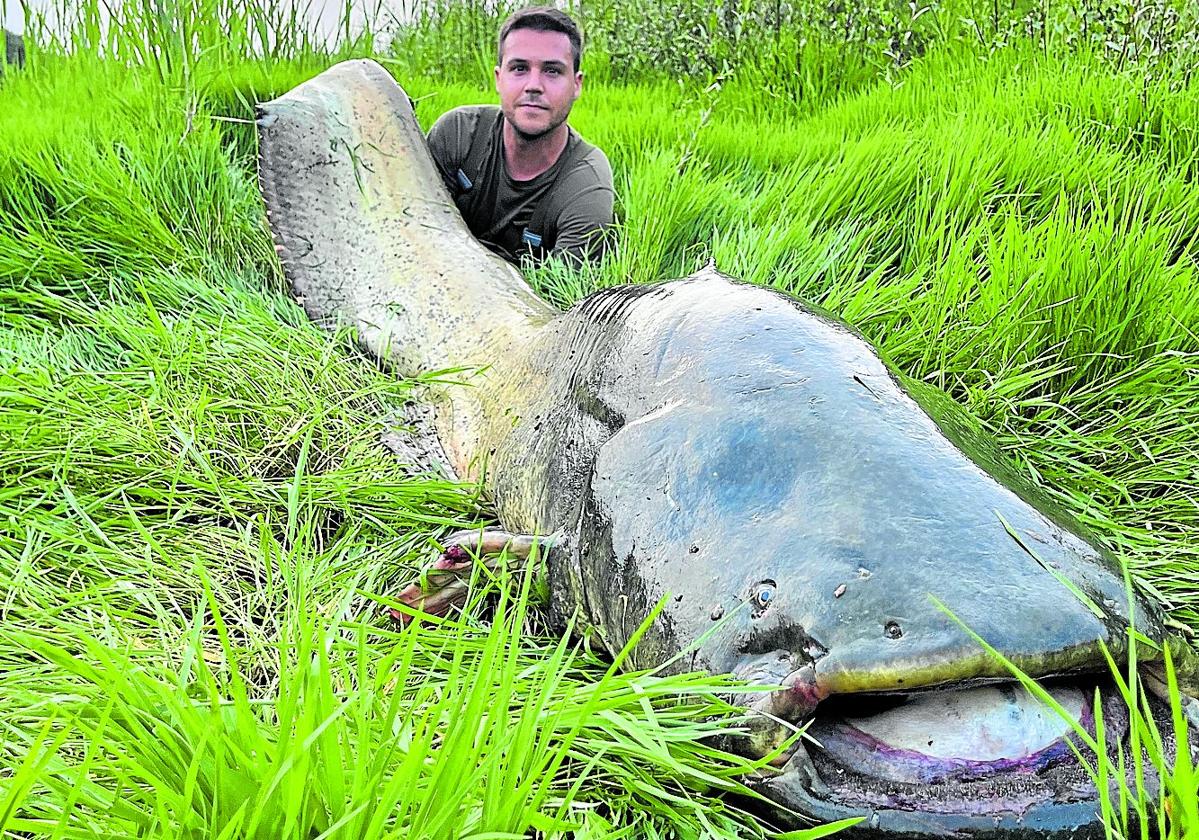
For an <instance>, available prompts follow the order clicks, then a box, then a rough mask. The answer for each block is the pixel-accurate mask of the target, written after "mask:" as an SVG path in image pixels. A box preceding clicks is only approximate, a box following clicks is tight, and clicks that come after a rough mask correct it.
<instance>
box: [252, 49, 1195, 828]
mask: <svg viewBox="0 0 1199 840" xmlns="http://www.w3.org/2000/svg"><path fill="white" fill-rule="evenodd" d="M259 138H260V186H261V189H262V193H263V196H264V198H265V201H266V206H267V210H268V213H269V218H270V225H271V229H272V231H273V233H274V236H275V240H276V245H277V248H278V250H279V253H280V257H281V260H282V264H283V267H284V270H285V273H286V276H287V278H288V279H289V281H290V283H291V285H292V287H293V289H294V291H295V293H296V295H297V296H298V298H299V300H300V301H301V302H302V304H303V306H304V308H305V310H306V311H307V312H308V314H309V316H311V318H312V319H314V320H315V321H317V322H319V323H321V324H327V325H334V324H337V323H343V324H350V325H352V326H353V327H354V328H356V331H357V337H358V339H359V340H360V341H361V343H362V344H363V345H364V346H365V347H366V348H368V349H369V350H370V351H371V352H373V353H374V354H376V355H377V356H378V357H379V358H380V359H382V360H384V361H385V362H386V363H388V364H389V365H391V366H393V367H394V369H396V370H397V371H400V372H402V373H405V374H412V373H417V372H421V371H430V370H444V369H467V370H475V371H479V374H478V375H477V376H475V377H474V378H473V379H472V381H471V384H470V385H469V386H466V387H449V388H445V389H443V390H442V391H441V392H440V394H439V402H437V404H436V407H435V415H436V428H437V435H438V437H439V439H440V441H441V443H442V444H443V446H444V449H445V451H446V453H447V454H448V457H449V459H450V461H451V462H452V465H453V467H454V469H455V470H456V471H457V474H458V475H459V477H461V478H463V479H467V480H472V479H473V480H481V481H483V483H484V487H485V489H486V492H487V493H488V495H489V497H490V499H491V501H492V502H493V503H494V506H495V510H496V513H497V515H498V518H499V521H500V523H501V524H502V526H503V528H504V531H503V532H502V533H485V534H484V535H483V536H482V538H481V539H479V540H478V541H477V544H476V545H475V546H474V548H476V549H482V550H483V551H485V552H487V551H492V552H494V551H498V550H499V549H500V548H502V547H504V546H505V545H506V546H508V548H509V549H510V550H512V551H516V552H518V553H519V552H520V551H521V550H522V549H527V547H528V546H529V545H530V543H531V542H532V538H533V537H535V536H542V537H545V538H546V540H547V543H548V544H549V545H551V548H550V549H549V553H548V561H547V566H548V575H549V580H550V591H551V603H550V610H551V612H552V613H553V614H554V615H555V616H556V617H558V618H559V619H561V620H563V621H565V619H567V618H569V617H571V616H574V615H580V616H581V617H582V620H583V621H584V622H585V623H586V624H587V625H589V626H590V628H591V630H592V632H594V633H595V634H596V635H597V636H598V637H599V638H600V639H601V640H602V641H603V643H604V644H605V645H606V646H607V647H608V649H610V650H612V651H617V650H619V649H620V648H621V647H622V646H623V645H624V644H625V643H626V642H627V641H628V639H629V637H630V635H631V634H632V633H633V631H634V630H635V629H636V628H637V627H638V626H639V625H641V624H642V622H643V620H644V619H645V618H646V616H647V615H648V614H649V611H650V610H652V609H653V608H654V607H655V605H657V604H659V602H662V601H663V599H665V606H664V608H663V610H662V612H661V614H660V616H659V617H658V619H657V620H656V621H655V622H654V624H653V625H652V627H651V629H650V631H649V632H648V633H647V635H646V636H645V638H644V639H643V640H642V641H641V642H640V643H639V644H638V645H637V647H636V650H635V652H634V655H633V657H632V660H631V661H632V663H633V664H634V665H636V666H639V667H650V666H656V665H660V664H662V663H664V662H668V661H671V660H672V659H675V658H678V654H679V652H680V651H687V652H688V654H687V655H686V656H683V657H681V658H679V664H678V665H677V666H676V667H687V668H697V669H707V670H709V671H711V672H714V673H730V674H733V675H736V676H738V677H741V678H743V679H744V680H746V681H748V682H750V683H761V684H763V685H771V686H777V687H779V688H777V689H776V690H773V691H769V692H764V693H760V694H752V693H747V694H746V695H745V697H744V700H745V703H746V704H747V705H749V706H750V708H751V709H752V710H754V711H759V712H762V713H763V714H762V715H761V719H762V720H763V721H771V720H774V719H779V720H782V721H788V722H791V723H802V722H805V721H809V720H810V721H811V725H810V728H809V730H808V731H809V733H810V734H812V735H814V736H815V740H816V741H818V742H819V746H817V745H816V744H814V743H812V742H809V741H805V742H803V743H802V744H801V745H799V746H798V747H797V748H796V749H795V750H794V752H793V753H792V754H791V755H790V756H789V758H788V759H787V760H786V763H785V764H784V765H783V766H782V767H781V768H780V770H779V771H778V772H777V773H774V774H769V775H767V776H766V777H765V778H763V779H761V780H759V781H758V782H756V784H758V785H759V787H760V789H761V790H762V791H763V792H764V793H765V794H766V796H767V797H769V798H770V799H772V800H773V801H775V802H777V803H779V804H780V805H781V806H783V807H784V808H787V809H793V810H794V811H798V812H800V813H802V814H805V815H807V816H809V817H814V818H818V819H826V820H827V819H835V818H840V817H847V816H852V815H859V814H863V815H867V816H868V820H867V821H866V822H865V823H863V826H864V827H865V828H866V829H867V830H868V831H873V832H880V833H890V834H892V835H895V836H909V835H913V836H919V835H925V834H944V833H946V832H964V833H966V834H968V835H970V836H976V837H977V836H990V835H997V836H1006V835H1009V834H1023V835H1029V836H1063V837H1064V836H1085V835H1088V834H1097V833H1101V830H1100V828H1099V827H1098V826H1097V825H1096V820H1097V817H1096V810H1097V806H1096V799H1097V794H1096V790H1095V788H1094V786H1093V785H1092V784H1091V782H1090V780H1089V779H1088V777H1087V774H1086V773H1085V772H1084V770H1083V769H1082V768H1081V767H1080V766H1079V763H1078V761H1077V759H1076V758H1075V757H1074V755H1073V753H1072V751H1071V745H1070V743H1068V741H1069V740H1070V738H1071V737H1073V736H1071V735H1070V732H1069V727H1068V726H1067V724H1066V723H1065V722H1063V721H1062V720H1061V719H1060V718H1059V717H1058V716H1056V715H1054V714H1052V713H1049V712H1048V711H1047V709H1046V708H1045V707H1044V706H1042V705H1041V704H1040V702H1039V701H1037V700H1035V699H1033V698H1032V697H1031V695H1029V694H1028V693H1026V692H1025V691H1024V690H1023V689H1022V688H1020V687H1019V686H1018V684H1017V683H1015V682H1013V681H1012V679H1011V678H1010V675H1009V672H1008V670H1006V668H1005V667H1004V665H1003V664H1002V663H1000V662H999V661H997V659H996V658H995V657H993V656H991V655H988V653H987V652H986V651H985V650H984V649H983V648H982V647H980V645H979V644H978V642H977V641H976V640H975V639H974V638H973V637H972V636H971V635H970V634H968V633H967V632H966V631H965V630H963V629H962V626H961V625H965V626H967V627H969V628H971V629H972V630H973V631H974V632H975V633H977V634H978V635H979V636H981V637H982V638H983V639H985V640H986V641H987V642H988V643H989V644H990V645H992V646H993V647H994V648H995V649H996V650H998V651H999V652H1000V653H1002V654H1003V655H1004V656H1006V657H1007V658H1008V659H1009V660H1010V661H1011V662H1012V663H1014V664H1015V665H1016V666H1019V667H1020V668H1021V669H1023V670H1024V671H1025V672H1027V673H1029V674H1031V675H1033V676H1035V677H1037V678H1039V679H1043V680H1045V681H1046V683H1045V684H1046V685H1047V686H1048V687H1049V689H1050V691H1051V692H1052V693H1053V695H1054V696H1055V698H1056V699H1057V701H1058V702H1059V703H1060V704H1061V705H1062V706H1064V707H1065V709H1066V710H1067V711H1069V712H1070V713H1071V714H1073V715H1074V716H1075V717H1076V719H1077V720H1078V721H1079V722H1080V723H1081V724H1082V725H1083V726H1092V725H1093V722H1092V720H1091V717H1092V711H1091V710H1092V702H1091V701H1092V697H1093V696H1094V691H1095V689H1096V687H1100V688H1101V689H1102V690H1103V692H1104V700H1103V702H1102V708H1103V709H1104V710H1105V711H1106V716H1105V722H1106V726H1105V730H1106V732H1107V735H1108V738H1109V741H1110V742H1111V743H1112V744H1113V747H1112V749H1113V750H1114V749H1116V746H1115V745H1117V744H1118V743H1119V742H1120V741H1121V739H1122V738H1124V737H1125V733H1126V730H1127V728H1128V725H1127V715H1126V714H1125V713H1124V712H1123V711H1122V707H1121V704H1120V703H1119V702H1118V701H1117V699H1116V698H1115V697H1114V696H1113V692H1111V690H1110V689H1108V688H1107V687H1106V685H1107V683H1106V682H1105V681H1104V680H1103V679H1102V677H1101V676H1100V674H1101V672H1104V671H1105V665H1104V660H1103V657H1102V654H1101V650H1100V643H1103V644H1105V645H1107V646H1108V648H1109V649H1111V650H1112V651H1113V652H1114V653H1115V654H1116V655H1117V656H1120V655H1121V654H1122V652H1123V651H1124V650H1125V648H1126V639H1127V633H1126V628H1128V627H1129V626H1130V625H1134V626H1135V627H1136V628H1137V630H1138V631H1139V632H1140V633H1142V634H1144V635H1145V636H1147V637H1149V638H1150V639H1152V640H1155V641H1156V642H1158V643H1159V644H1161V643H1164V644H1168V645H1170V646H1171V647H1172V650H1173V651H1174V658H1175V659H1176V660H1178V662H1179V663H1180V668H1181V670H1182V672H1183V673H1184V676H1185V677H1186V679H1187V680H1189V681H1190V682H1189V683H1188V685H1190V686H1191V687H1192V688H1193V686H1194V681H1195V674H1196V670H1197V669H1196V664H1195V659H1196V657H1195V654H1194V651H1193V650H1192V649H1191V648H1190V647H1189V646H1188V645H1187V644H1186V643H1185V642H1184V641H1182V640H1181V639H1178V638H1174V637H1172V636H1170V635H1169V634H1167V633H1166V631H1165V630H1164V628H1163V622H1162V617H1161V613H1160V610H1159V608H1158V607H1157V606H1155V605H1154V604H1152V603H1150V602H1148V601H1146V600H1144V599H1142V598H1141V597H1139V596H1137V597H1131V598H1130V597H1129V596H1128V594H1127V590H1126V586H1125V583H1124V578H1123V575H1122V572H1121V569H1120V567H1119V566H1118V564H1117V563H1116V562H1115V561H1114V560H1113V559H1112V558H1111V557H1110V556H1109V555H1108V554H1106V553H1105V552H1104V551H1103V550H1101V549H1100V548H1099V547H1098V546H1097V545H1096V543H1095V542H1094V541H1093V540H1092V539H1090V538H1088V537H1087V535H1086V534H1085V533H1084V531H1083V529H1082V528H1081V527H1080V526H1079V525H1078V524H1077V523H1075V522H1073V521H1071V520H1070V519H1069V518H1068V517H1067V516H1065V515H1063V514H1062V513H1060V512H1058V511H1056V510H1055V509H1054V508H1053V507H1052V506H1051V505H1049V504H1048V503H1047V502H1046V501H1045V500H1044V499H1043V498H1041V497H1040V495H1039V494H1038V492H1037V491H1036V490H1035V489H1034V488H1031V487H1029V486H1026V484H1025V482H1024V481H1022V480H1021V479H1020V478H1019V477H1018V476H1017V475H1016V474H1015V473H1014V471H1013V470H1011V469H1010V468H1009V467H1008V466H1006V465H1005V463H1004V461H1003V459H1002V458H1001V457H998V456H996V455H994V454H992V450H991V449H990V448H989V447H988V445H987V443H986V441H984V440H982V439H981V436H980V435H979V434H978V432H977V431H975V429H976V428H977V426H976V424H973V423H972V422H970V421H969V419H967V418H966V417H965V415H964V414H963V413H962V412H961V411H959V410H958V409H956V408H955V407H954V405H953V404H952V402H951V401H949V400H948V399H947V398H945V397H944V396H942V395H939V394H938V393H937V392H934V391H932V390H930V389H928V388H927V387H924V386H921V385H919V384H918V383H914V382H913V381H911V380H909V379H907V378H906V377H904V376H902V375H900V374H899V373H897V372H895V371H894V370H892V369H890V368H888V366H887V365H886V364H885V362H884V361H883V360H882V359H881V358H880V356H879V354H878V352H877V351H876V350H875V349H874V348H873V347H871V346H870V344H868V343H867V342H866V341H865V340H863V339H862V338H861V337H860V336H859V335H858V334H856V333H855V332H854V331H853V330H852V329H850V328H849V327H848V326H846V325H845V324H844V323H842V322H841V321H839V320H837V319H836V318H834V317H832V316H830V315H829V314H827V313H825V312H822V311H820V310H819V309H817V308H815V307H812V306H809V305H806V304H804V303H802V302H800V301H797V300H795V299H793V298H791V297H788V296H786V295H784V294H780V293H778V292H775V291H771V290H767V289H763V288H759V287H756V286H752V285H747V284H744V283H739V282H737V281H735V280H733V279H730V278H728V277H725V276H723V275H721V274H719V273H717V272H716V271H714V270H707V271H703V272H700V273H698V274H696V275H693V276H691V277H687V278H684V279H681V280H676V281H673V282H667V283H662V284H659V285H643V286H625V287H620V288H612V289H607V290H604V291H600V292H596V293H595V294H592V295H590V296H589V297H587V298H585V299H584V300H582V301H581V302H579V303H578V304H577V305H576V306H574V307H572V308H571V309H570V310H569V311H567V312H559V311H558V310H556V309H555V308H553V307H551V306H550V305H548V304H547V303H545V302H544V301H542V300H541V299H539V298H538V297H537V296H536V295H535V294H534V293H533V292H532V291H531V289H530V288H529V286H528V285H527V284H526V283H525V281H524V280H523V279H522V277H521V276H520V274H519V272H518V271H517V270H516V269H514V268H513V267H512V266H510V265H508V264H507V263H505V262H503V261H501V260H500V259H499V258H497V257H494V256H492V255H491V254H489V253H488V252H487V251H486V250H484V249H483V248H482V247H481V246H480V245H479V244H478V243H477V242H476V241H475V240H474V239H473V238H472V237H471V235H470V233H469V232H468V231H467V229H466V227H465V226H464V224H463V222H462V219H461V217H460V216H459V214H458V211H457V209H456V208H455V206H454V204H453V202H452V200H451V199H450V197H449V195H448V194H447V192H446V190H445V189H444V187H443V185H442V182H441V179H440V177H439V175H438V173H437V171H436V170H435V168H434V165H433V163H432V161H431V159H430V157H429V154H428V151H427V149H426V146H425V142H424V138H423V136H422V134H421V131H420V128H419V126H418V125H417V123H416V121H415V119H414V117H413V114H412V110H411V107H410V103H409V100H408V97H407V96H406V95H405V94H404V93H403V91H402V90H401V89H400V88H399V87H398V86H397V85H396V84H395V83H394V82H393V81H392V79H391V78H390V77H389V76H388V74H387V73H386V72H385V71H384V70H383V69H382V68H381V67H379V66H378V65H377V64H374V63H372V62H370V61H352V62H346V63H343V64H340V65H337V66H336V67H333V68H332V69H330V70H328V71H326V72H325V73H322V74H321V75H320V76H318V77H316V78H315V79H313V80H311V81H308V82H306V83H304V84H303V85H301V86H299V87H298V88H296V89H295V90H293V91H292V92H290V93H288V94H286V95H285V96H282V97H280V98H279V99H276V100H274V101H273V102H270V103H267V104H266V105H265V106H263V108H262V110H261V114H260V120H259ZM467 563H469V557H468V554H467V553H466V552H464V551H462V550H461V549H457V550H455V549H451V550H450V551H448V552H447V554H446V555H445V556H444V557H443V558H442V559H441V560H440V561H439V564H438V568H439V569H441V570H443V571H444V574H441V575H434V577H435V578H437V579H438V580H440V581H441V583H442V584H443V586H442V588H441V590H440V591H427V592H426V591H421V590H420V589H419V588H417V589H415V590H413V589H412V588H410V589H409V591H407V592H406V593H405V600H406V601H407V602H408V603H410V604H411V605H413V606H414V607H420V608H423V609H427V610H444V609H445V608H446V606H447V605H448V602H449V600H451V598H452V597H453V593H455V592H457V591H459V590H460V589H461V587H460V586H457V585H455V584H453V583H449V584H446V580H447V579H449V578H450V577H451V576H450V575H449V574H448V573H449V572H452V571H454V570H456V569H459V568H461V567H463V566H465V565H466V564H467ZM939 603H940V604H943V605H945V607H947V608H948V609H949V610H950V611H952V613H953V614H954V615H955V616H956V617H957V619H958V620H959V621H960V622H961V624H958V623H956V622H955V621H954V620H952V619H951V618H950V617H949V616H947V614H946V612H945V610H943V609H942V608H941V607H940V606H939V605H938V604H939ZM1142 654H1143V655H1145V656H1149V655H1150V654H1149V651H1148V650H1146V651H1143V652H1142ZM1159 656H1160V654H1159ZM1190 702H1191V703H1192V706H1191V708H1192V710H1193V708H1194V704H1193V701H1190ZM1158 713H1159V714H1161V709H1160V708H1159V709H1158ZM1164 725H1166V726H1169V723H1168V721H1164ZM764 733H765V734H763V732H758V733H757V735H758V737H757V740H755V741H753V743H755V744H757V746H758V748H760V749H762V750H765V749H769V748H770V746H771V745H772V744H773V743H775V741H774V740H772V739H777V738H779V737H781V736H782V734H785V730H784V731H783V732H782V733H780V732H777V731H774V730H772V728H771V727H770V726H766V727H764Z"/></svg>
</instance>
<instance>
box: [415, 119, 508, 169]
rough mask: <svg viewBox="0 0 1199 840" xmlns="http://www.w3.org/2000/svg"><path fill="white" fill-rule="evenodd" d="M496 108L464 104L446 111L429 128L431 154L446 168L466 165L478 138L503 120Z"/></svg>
mask: <svg viewBox="0 0 1199 840" xmlns="http://www.w3.org/2000/svg"><path fill="white" fill-rule="evenodd" d="M501 116H502V115H501V113H500V109H499V108H497V107H496V106H494V105H462V106H459V107H457V108H452V109H450V110H449V111H446V112H445V113H444V114H442V115H441V116H440V117H438V118H437V121H436V122H435V123H433V127H432V128H430V129H429V138H428V139H429V152H430V153H431V154H432V155H433V159H434V160H435V161H437V162H438V164H439V165H440V166H442V167H443V169H445V170H447V171H450V172H452V171H453V170H454V168H455V167H459V166H465V165H466V163H467V158H468V157H470V155H471V149H472V148H473V147H474V145H475V143H474V141H475V137H476V135H478V134H479V133H480V132H488V131H490V130H492V129H493V128H494V126H495V121H496V120H497V119H499V118H500V117H501Z"/></svg>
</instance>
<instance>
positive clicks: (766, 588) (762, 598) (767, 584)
mask: <svg viewBox="0 0 1199 840" xmlns="http://www.w3.org/2000/svg"><path fill="white" fill-rule="evenodd" d="M774 595H775V584H774V581H772V580H764V581H762V582H761V583H759V584H758V585H757V586H755V587H754V594H753V602H754V603H753V605H754V607H755V608H756V609H758V610H764V609H766V608H767V607H769V606H770V605H771V604H773V603H774Z"/></svg>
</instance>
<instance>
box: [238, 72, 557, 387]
mask: <svg viewBox="0 0 1199 840" xmlns="http://www.w3.org/2000/svg"><path fill="white" fill-rule="evenodd" d="M258 176H259V188H260V189H261V191H262V197H263V200H264V202H265V204H266V211H267V217H268V221H269V223H270V228H271V232H272V234H273V236H274V239H275V244H276V250H277V251H278V253H279V259H280V262H281V263H282V265H283V272H284V274H285V275H286V277H287V280H288V282H289V283H290V284H291V286H292V288H293V290H294V292H295V294H296V296H297V297H298V298H299V299H300V301H301V302H302V304H303V306H304V309H305V311H307V313H308V315H309V317H310V318H312V319H313V320H314V321H316V322H318V323H320V324H323V325H326V326H335V325H336V324H338V323H348V324H350V325H351V326H353V327H354V328H355V329H356V330H357V333H358V339H359V341H360V342H361V343H362V344H363V345H364V346H365V347H366V348H367V349H368V350H369V351H371V352H372V353H374V354H375V355H376V356H378V357H379V358H380V359H381V360H383V361H385V362H387V363H390V364H392V365H394V366H395V367H397V368H398V369H399V370H400V371H401V372H402V373H404V374H406V375H415V374H416V373H420V372H425V371H430V370H447V369H463V368H472V369H476V368H480V367H484V366H486V365H487V364H489V363H490V362H492V361H493V360H494V355H495V354H494V348H495V346H496V345H494V344H493V343H492V341H491V336H489V335H488V333H495V332H497V331H498V332H500V333H502V337H503V339H504V341H505V342H506V343H508V344H511V345H515V346H521V345H522V343H523V341H524V340H525V339H527V337H528V334H529V331H530V330H531V329H532V328H533V327H534V326H535V325H534V321H538V319H540V321H544V320H546V319H548V318H549V317H552V316H553V315H554V314H556V313H555V310H554V309H553V308H552V307H550V306H549V305H548V304H546V303H545V302H543V301H541V300H540V299H538V298H537V296H536V295H535V294H534V293H533V291H532V289H530V288H529V286H528V284H527V283H525V281H524V279H523V278H522V277H521V276H520V273H519V272H518V271H517V270H516V269H515V268H513V267H512V266H511V265H509V264H507V263H506V262H504V261H503V260H501V259H500V258H498V257H496V256H495V255H494V254H491V253H490V252H489V251H487V250H486V249H485V248H484V247H483V246H482V245H480V244H479V242H478V241H477V240H476V239H475V238H474V236H472V235H471V233H470V230H469V229H468V228H467V227H466V224H465V223H464V222H463V220H462V216H461V214H460V213H459V212H458V208H457V207H456V206H455V204H454V202H453V200H452V199H451V198H450V195H449V193H448V192H447V191H446V188H445V184H444V182H443V181H442V178H441V175H440V174H439V173H438V171H437V169H436V167H435V165H434V163H433V159H432V157H431V155H430V154H429V150H428V146H427V144H426V142H425V137H424V134H423V132H422V131H421V128H420V125H419V124H418V123H417V121H416V117H415V116H414V114H413V112H412V106H411V103H410V101H409V98H408V95H407V94H406V93H405V92H404V91H403V89H402V88H401V87H400V86H399V85H398V84H396V82H395V80H393V79H392V78H391V76H390V75H389V74H388V72H387V71H386V70H384V69H383V67H381V66H380V65H379V64H377V63H375V62H374V61H370V60H366V59H361V60H355V61H344V62H341V63H340V64H337V65H335V66H333V67H331V68H329V69H328V70H326V71H325V72H323V73H321V74H320V75H318V76H316V77H315V78H312V79H310V80H308V81H307V82H304V83H303V84H301V85H300V86H298V87H297V88H295V89H294V90H291V91H289V92H288V93H286V94H284V95H283V96H281V97H279V98H277V99H275V100H272V101H270V102H266V103H263V104H261V105H260V106H259V110H258ZM479 312H486V313H487V314H488V321H489V324H490V325H491V326H490V328H489V329H488V330H480V329H478V325H477V319H478V313H479Z"/></svg>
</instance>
